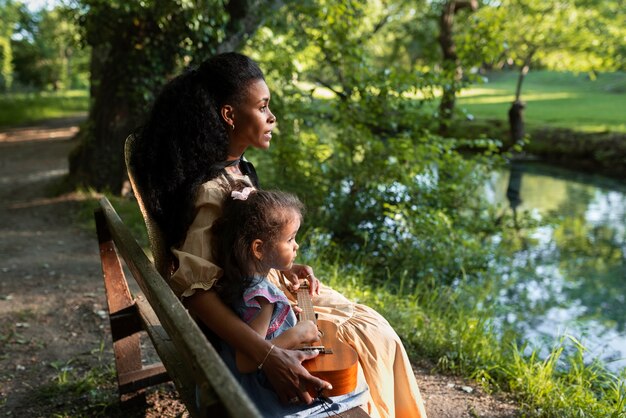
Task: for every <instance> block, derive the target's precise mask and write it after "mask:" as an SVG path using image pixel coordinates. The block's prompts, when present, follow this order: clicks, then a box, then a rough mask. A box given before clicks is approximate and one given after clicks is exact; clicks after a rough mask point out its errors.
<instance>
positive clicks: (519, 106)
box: [509, 54, 532, 145]
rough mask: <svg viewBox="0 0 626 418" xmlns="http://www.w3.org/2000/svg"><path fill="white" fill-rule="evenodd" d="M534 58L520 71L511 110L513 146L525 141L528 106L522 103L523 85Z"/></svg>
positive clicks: (527, 61)
mask: <svg viewBox="0 0 626 418" xmlns="http://www.w3.org/2000/svg"><path fill="white" fill-rule="evenodd" d="M531 58H532V54H531V55H530V56H529V57H528V58H527V59H526V61H525V63H524V65H523V66H522V68H521V69H520V72H519V75H518V77H517V86H516V88H515V100H514V101H513V103H511V107H510V108H509V128H510V133H511V143H512V145H516V144H520V143H521V142H522V140H523V139H524V135H525V132H524V108H525V107H526V105H525V104H524V102H522V99H521V97H522V84H523V83H524V77H526V74H528V69H529V62H530V60H531Z"/></svg>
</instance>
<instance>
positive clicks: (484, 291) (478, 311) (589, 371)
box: [308, 259, 626, 418]
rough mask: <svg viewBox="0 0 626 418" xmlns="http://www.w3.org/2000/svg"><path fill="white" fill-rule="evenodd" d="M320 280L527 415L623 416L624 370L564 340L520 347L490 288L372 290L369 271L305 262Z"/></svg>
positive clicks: (414, 351) (413, 347) (417, 354)
mask: <svg viewBox="0 0 626 418" xmlns="http://www.w3.org/2000/svg"><path fill="white" fill-rule="evenodd" d="M308 262H309V263H310V264H312V265H315V266H317V267H316V269H317V271H318V273H317V274H316V275H318V276H319V277H324V281H325V282H326V283H328V284H330V285H331V286H333V287H334V288H336V289H337V290H340V291H341V292H342V293H344V294H345V295H346V296H348V297H350V298H352V299H355V300H357V301H359V302H361V303H364V304H366V305H368V306H371V307H373V308H375V309H376V310H377V311H378V312H380V313H381V314H382V315H383V316H385V317H386V318H387V319H388V320H389V321H390V323H391V324H392V325H393V327H394V329H395V330H396V331H397V332H398V334H399V335H400V337H401V338H402V340H403V341H404V342H405V344H406V347H407V349H408V350H409V352H410V355H411V357H412V358H413V359H414V360H418V359H424V358H427V359H429V360H431V361H432V362H433V364H435V365H436V368H437V369H438V370H439V371H442V372H447V373H452V374H459V375H462V376H465V377H469V378H472V379H475V380H476V381H477V382H478V383H482V384H483V386H484V387H485V389H487V390H491V391H499V390H501V391H506V392H509V393H511V394H512V395H513V397H514V398H515V399H516V401H517V402H518V405H519V406H520V409H521V412H522V414H523V415H522V416H526V417H581V418H583V417H589V418H592V417H594V418H595V417H600V416H602V417H623V416H626V388H625V383H624V377H625V376H624V373H622V374H621V375H619V376H618V375H615V374H613V373H610V372H609V371H607V369H606V368H605V367H604V366H603V365H602V364H600V363H598V362H591V363H586V362H585V360H584V356H583V354H584V353H585V351H586V350H585V348H584V347H583V346H582V345H581V344H580V343H579V342H578V341H576V340H575V339H573V338H570V337H565V336H564V337H562V338H560V339H558V340H557V341H555V342H554V347H553V348H552V349H551V350H550V351H549V352H548V354H547V355H546V356H545V357H543V358H542V357H540V356H539V354H538V352H537V351H534V350H533V351H530V352H528V350H526V349H525V347H518V346H517V343H516V341H517V336H516V335H515V334H513V333H510V332H507V331H506V330H496V329H495V327H494V325H493V319H494V315H495V312H493V311H492V310H490V309H489V308H488V307H487V306H489V304H488V303H485V302H488V300H489V299H488V298H489V294H490V286H489V285H487V286H485V284H484V283H483V284H481V285H478V286H477V285H471V284H467V283H465V284H461V285H459V287H457V288H447V287H438V286H436V287H432V286H428V285H420V286H418V288H416V289H415V290H414V291H412V292H411V293H410V294H407V293H405V292H403V291H402V289H401V286H400V289H399V288H398V286H393V289H392V288H390V287H388V286H382V287H371V286H368V285H367V284H366V280H365V275H366V274H367V273H366V272H354V271H349V270H348V269H345V268H342V267H339V264H335V265H334V267H333V266H331V267H330V269H329V268H328V266H327V265H326V266H325V263H328V260H324V259H313V260H308Z"/></svg>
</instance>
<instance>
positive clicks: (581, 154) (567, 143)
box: [449, 120, 626, 180]
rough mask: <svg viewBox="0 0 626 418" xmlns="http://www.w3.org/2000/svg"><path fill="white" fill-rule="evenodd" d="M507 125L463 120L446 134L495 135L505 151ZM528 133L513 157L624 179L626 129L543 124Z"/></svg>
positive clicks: (470, 137)
mask: <svg viewBox="0 0 626 418" xmlns="http://www.w3.org/2000/svg"><path fill="white" fill-rule="evenodd" d="M508 129H509V128H508V123H506V122H504V121H502V120H482V121H463V122H459V123H458V124H457V125H456V126H455V127H454V128H452V129H451V131H450V135H449V136H450V137H455V138H462V139H476V138H491V139H497V140H500V141H501V142H502V147H501V149H502V150H503V151H507V150H509V149H510V148H511V145H512V144H511V141H510V140H509V130H508ZM527 137H528V139H527V142H526V143H525V144H524V146H523V149H522V152H521V153H517V154H515V157H516V158H522V159H539V160H541V161H543V162H546V163H549V164H553V165H557V166H560V167H564V168H569V169H572V170H577V171H582V172H585V173H594V174H602V175H604V176H607V177H611V178H614V179H617V180H624V179H626V133H623V132H580V131H575V130H572V129H566V128H555V127H543V128H536V129H529V128H527Z"/></svg>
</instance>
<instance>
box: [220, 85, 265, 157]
mask: <svg viewBox="0 0 626 418" xmlns="http://www.w3.org/2000/svg"><path fill="white" fill-rule="evenodd" d="M269 104H270V90H269V88H268V87H267V84H265V81H264V80H255V81H252V82H251V83H250V84H249V86H248V89H247V92H246V94H245V96H244V98H243V99H242V101H241V103H239V104H237V105H233V106H232V112H231V113H230V117H231V119H232V122H233V125H234V126H235V128H234V129H233V130H231V131H229V133H230V147H229V148H230V150H229V151H230V155H232V156H240V155H241V154H243V152H244V151H245V150H246V149H247V148H248V147H254V148H260V149H267V148H269V146H270V141H271V139H272V129H274V126H275V125H276V117H275V116H274V115H273V114H272V112H271V111H270V108H269Z"/></svg>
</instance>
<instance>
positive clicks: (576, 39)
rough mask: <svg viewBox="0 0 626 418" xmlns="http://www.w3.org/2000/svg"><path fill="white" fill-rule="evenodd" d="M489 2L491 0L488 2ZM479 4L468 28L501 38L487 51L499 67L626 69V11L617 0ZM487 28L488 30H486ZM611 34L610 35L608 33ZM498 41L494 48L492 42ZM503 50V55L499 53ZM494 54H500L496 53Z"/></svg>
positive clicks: (472, 33)
mask: <svg viewBox="0 0 626 418" xmlns="http://www.w3.org/2000/svg"><path fill="white" fill-rule="evenodd" d="M489 3H491V2H489ZM489 3H488V4H487V5H485V6H484V7H481V8H480V9H479V11H478V12H477V13H475V14H474V15H473V16H472V18H471V19H472V24H470V25H467V26H466V27H465V28H464V31H465V32H466V34H465V35H464V36H465V37H468V39H484V38H481V37H480V35H487V36H486V39H490V40H497V41H498V43H499V45H498V44H493V43H491V44H490V45H491V46H490V47H489V48H488V49H487V52H489V54H488V55H486V56H485V57H486V58H488V56H491V58H492V59H491V60H488V59H486V60H485V61H486V62H491V63H493V64H494V65H496V66H501V65H504V64H506V65H510V64H514V65H515V66H516V67H518V68H521V67H522V66H524V65H529V64H531V63H532V64H536V65H540V66H545V67H547V68H550V69H557V70H569V71H611V70H620V69H623V68H624V62H625V61H624V55H623V52H624V51H623V39H624V35H625V33H624V28H625V27H626V26H625V25H624V22H625V18H626V12H625V11H624V7H623V6H620V5H619V2H605V1H589V0H567V1H558V2H554V1H549V2H546V1H541V0H506V1H499V2H493V3H491V4H489ZM485 28H489V29H488V30H485ZM609 34H610V35H609ZM495 45H497V46H496V47H495V48H494V46H495ZM500 50H502V51H503V52H504V53H503V54H502V55H498V54H497V53H498V52H500ZM494 52H495V53H496V54H494Z"/></svg>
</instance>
